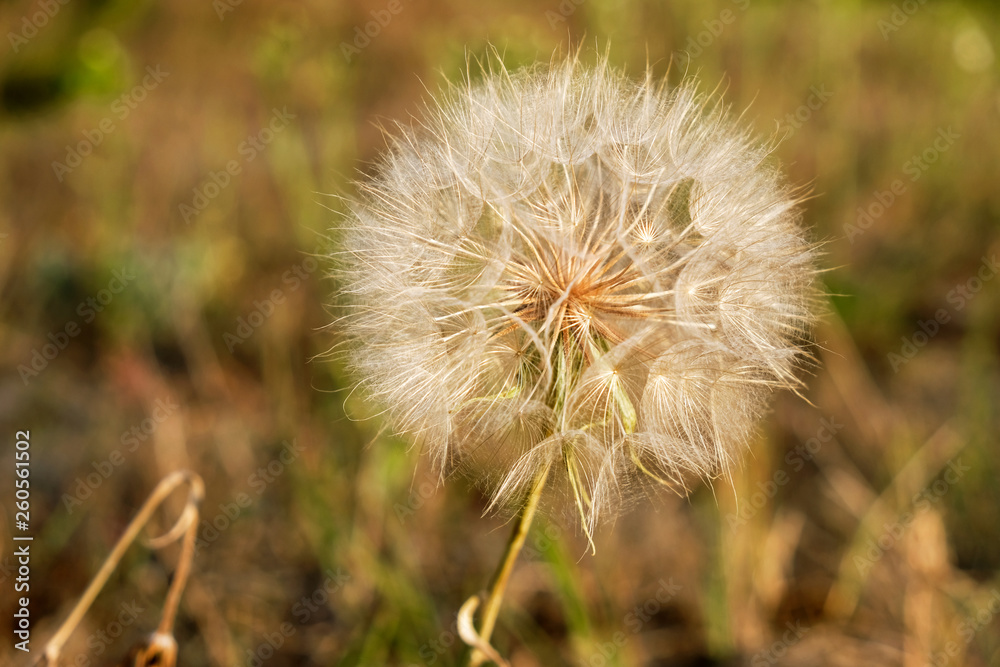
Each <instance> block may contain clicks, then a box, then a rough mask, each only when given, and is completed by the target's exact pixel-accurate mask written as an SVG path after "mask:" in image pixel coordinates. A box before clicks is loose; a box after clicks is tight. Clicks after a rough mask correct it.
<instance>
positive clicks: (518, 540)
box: [469, 465, 549, 667]
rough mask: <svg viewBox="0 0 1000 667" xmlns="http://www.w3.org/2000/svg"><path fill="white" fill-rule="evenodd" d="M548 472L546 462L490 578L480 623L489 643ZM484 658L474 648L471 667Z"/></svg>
mask: <svg viewBox="0 0 1000 667" xmlns="http://www.w3.org/2000/svg"><path fill="white" fill-rule="evenodd" d="M548 476H549V466H547V465H546V466H545V467H544V468H543V469H542V471H541V472H540V473H538V476H537V477H536V478H535V482H534V484H533V485H532V487H531V492H530V493H528V497H527V498H526V499H525V501H524V507H523V508H522V509H521V515H520V517H518V520H517V523H516V524H515V525H514V530H513V531H512V532H511V534H510V539H509V540H508V541H507V548H506V549H505V550H504V554H503V558H502V559H501V561H500V565H499V566H498V567H497V570H496V572H495V573H494V574H493V580H492V581H491V582H490V592H489V597H487V598H486V604H485V605H483V611H482V621H481V623H480V626H479V636H480V637H482V639H483V641H484V642H486V643H489V641H490V636H491V635H492V634H493V628H494V626H495V625H496V621H497V615H498V614H499V613H500V604H501V602H503V595H504V592H505V591H506V590H507V582H508V581H509V580H510V575H511V572H513V571H514V561H516V560H517V555H518V554H519V553H520V552H521V547H523V546H524V540H525V539H527V537H528V531H529V530H530V528H531V522H532V520H533V519H534V518H535V511H536V510H537V509H538V501H539V499H541V497H542V490H543V489H544V488H545V480H546V479H547V478H548ZM485 661H486V656H485V655H483V653H482V651H480V650H478V649H474V650H473V651H472V655H471V656H470V658H469V667H479V665H482V664H483V663H484V662H485Z"/></svg>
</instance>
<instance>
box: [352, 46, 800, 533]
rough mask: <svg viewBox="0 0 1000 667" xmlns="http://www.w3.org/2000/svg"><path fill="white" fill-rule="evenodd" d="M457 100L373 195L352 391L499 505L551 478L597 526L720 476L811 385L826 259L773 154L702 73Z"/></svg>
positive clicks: (542, 71) (611, 75)
mask: <svg viewBox="0 0 1000 667" xmlns="http://www.w3.org/2000/svg"><path fill="white" fill-rule="evenodd" d="M484 70H485V71H484V72H483V78H482V80H481V81H479V82H476V83H472V82H470V81H466V82H464V83H463V84H460V85H456V86H454V87H452V88H450V89H449V90H448V91H447V92H446V94H444V95H443V96H442V99H441V100H440V101H439V102H436V103H432V104H431V105H430V106H429V108H428V110H427V113H426V114H425V116H424V118H423V119H422V120H421V121H420V122H419V123H417V124H415V125H414V126H400V127H399V128H398V129H397V131H396V133H395V136H394V138H393V139H392V140H391V146H390V150H389V151H388V152H387V154H386V155H385V156H384V157H383V158H382V160H381V162H380V163H379V165H378V169H377V174H376V176H374V177H373V178H371V179H370V180H367V181H365V182H363V183H360V184H359V195H358V197H357V198H356V199H355V201H353V203H352V209H351V213H350V215H349V224H348V231H347V233H346V237H345V247H346V249H347V259H346V260H345V261H344V262H343V263H342V266H341V267H340V268H339V277H340V279H341V282H342V284H343V286H344V287H343V290H344V293H345V294H346V295H347V297H348V299H349V301H350V306H349V316H348V317H347V318H346V319H345V328H346V331H347V333H348V335H349V337H350V338H351V340H352V341H353V343H354V344H353V345H352V347H351V348H350V349H351V353H350V355H351V357H350V358H351V362H352V364H353V367H354V370H355V371H356V373H357V376H358V377H359V378H360V383H361V384H362V385H363V386H364V388H365V389H366V390H367V391H368V392H369V394H370V395H371V396H373V397H375V398H376V399H377V400H378V401H379V402H381V403H382V404H384V406H385V407H386V408H387V410H388V412H389V413H390V416H391V419H392V421H393V423H394V424H395V425H396V427H397V428H398V429H399V430H400V431H402V432H405V433H407V434H409V435H410V436H411V437H413V438H414V439H415V440H416V441H418V442H420V443H422V444H423V445H424V446H425V447H426V449H427V450H428V451H429V452H430V453H431V455H432V456H433V457H434V459H435V461H436V462H437V463H438V464H439V465H440V466H441V469H442V470H445V471H450V470H453V469H464V470H469V471H471V472H472V474H473V475H474V476H475V478H476V479H477V480H478V481H480V482H481V483H482V484H483V486H484V487H485V488H486V489H487V490H488V492H489V493H491V494H492V498H493V501H494V505H495V506H499V507H502V506H505V505H506V504H508V503H509V502H512V501H516V500H517V499H518V498H519V497H520V496H521V494H523V493H524V492H525V491H526V489H527V488H528V487H529V486H530V485H531V483H532V480H533V479H534V478H535V476H536V475H537V474H538V471H539V470H540V469H542V468H543V467H545V466H549V467H550V469H551V470H552V471H553V475H554V476H555V477H556V478H561V479H562V480H563V481H564V483H563V486H564V487H565V488H567V489H569V491H568V493H570V494H571V495H572V496H573V497H574V500H575V505H576V506H577V507H579V508H580V512H581V514H582V515H583V516H584V518H585V521H586V522H587V524H588V525H590V526H592V525H593V524H594V523H595V522H596V521H597V520H598V518H599V517H601V516H608V515H613V514H614V512H615V510H616V509H617V508H618V507H620V506H621V505H622V503H623V502H624V501H625V500H627V499H628V497H629V496H630V494H631V493H632V491H633V490H634V489H635V488H637V487H641V484H639V482H643V481H649V480H653V481H655V482H656V483H659V484H665V485H668V486H670V487H673V488H675V489H678V490H683V489H684V488H686V486H687V484H688V482H689V480H690V479H692V478H693V477H713V476H717V475H720V474H725V473H726V472H728V470H729V469H730V468H731V466H733V465H734V464H735V463H736V462H737V461H738V460H739V459H740V454H741V453H742V452H743V451H744V450H745V448H746V447H747V445H748V442H749V440H750V438H751V436H752V433H753V428H754V424H755V422H756V420H757V419H758V418H759V417H760V415H761V414H762V412H763V411H764V410H765V408H766V399H767V396H768V394H770V393H771V392H772V391H773V390H774V389H776V388H793V389H794V388H795V387H796V386H797V384H798V380H797V379H796V376H795V367H796V365H797V364H798V362H799V361H800V360H801V359H802V358H803V356H804V353H803V346H804V339H805V336H806V334H807V331H808V327H809V324H810V322H811V317H812V316H811V313H812V310H813V308H812V304H813V301H814V294H815V293H814V289H813V276H814V269H813V259H814V257H813V255H814V252H813V248H812V246H811V245H810V244H809V243H808V242H807V241H806V240H805V238H804V235H803V233H802V231H801V229H800V226H799V218H800V214H799V212H798V210H797V208H796V204H797V197H796V196H795V194H794V193H793V192H792V191H791V190H790V189H789V188H788V187H787V186H786V185H784V182H783V179H782V177H781V175H780V174H779V173H778V172H777V171H776V170H775V169H774V168H772V167H771V166H769V164H768V162H767V157H768V152H769V149H768V147H767V146H766V145H762V144H761V143H760V142H758V141H756V140H755V139H754V138H753V137H752V135H751V134H750V133H749V132H748V131H747V130H746V129H743V128H741V127H740V126H739V125H738V124H737V123H736V122H735V121H734V120H733V119H732V118H731V117H730V116H729V115H728V113H727V111H726V109H725V108H724V107H723V106H722V105H721V104H720V103H719V102H718V101H717V100H715V99H714V98H708V97H705V96H702V95H700V94H698V92H697V90H696V85H695V84H694V83H693V82H687V83H684V84H681V85H680V86H678V87H676V88H673V89H668V88H667V87H666V86H665V85H664V84H662V83H658V82H656V81H654V80H653V79H652V77H647V78H646V79H645V80H643V81H632V80H630V79H628V78H627V77H625V76H624V75H622V74H621V73H619V72H617V71H616V70H614V69H613V68H611V67H610V66H608V64H607V63H606V62H603V61H602V62H600V63H599V64H598V65H596V66H593V67H589V68H588V67H585V66H583V65H581V64H580V63H579V62H578V61H577V60H575V59H570V60H567V61H563V62H558V63H555V64H553V65H551V66H549V67H536V68H528V69H525V70H521V71H519V72H515V73H510V72H508V71H506V70H505V69H503V68H502V67H501V66H489V67H487V68H484Z"/></svg>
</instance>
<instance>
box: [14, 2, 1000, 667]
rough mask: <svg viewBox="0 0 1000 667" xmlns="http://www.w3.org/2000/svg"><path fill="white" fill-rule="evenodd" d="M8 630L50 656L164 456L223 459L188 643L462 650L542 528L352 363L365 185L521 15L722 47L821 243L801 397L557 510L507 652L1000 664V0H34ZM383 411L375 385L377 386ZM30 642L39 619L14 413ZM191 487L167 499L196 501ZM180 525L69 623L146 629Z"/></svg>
mask: <svg viewBox="0 0 1000 667" xmlns="http://www.w3.org/2000/svg"><path fill="white" fill-rule="evenodd" d="M0 26H2V27H3V31H2V34H3V36H4V37H3V40H2V41H3V42H4V43H3V44H0V54H2V55H0V285H2V292H0V294H2V298H0V341H2V345H0V367H2V370H3V372H2V380H0V423H3V424H4V433H3V438H4V443H5V444H4V446H3V448H2V450H0V479H2V480H5V481H4V482H3V484H2V485H0V488H2V489H3V491H2V493H3V506H4V507H5V508H6V509H7V511H6V512H5V513H4V514H3V516H2V517H0V586H2V589H3V594H2V596H0V617H2V618H4V619H8V620H5V621H4V622H3V625H4V627H5V628H10V630H5V631H4V633H3V634H4V635H5V636H4V639H3V641H0V662H3V663H4V664H26V663H27V661H28V660H30V659H32V658H35V657H37V656H38V655H39V652H40V651H41V649H42V647H43V642H44V641H45V640H46V639H47V638H48V637H49V636H51V634H52V632H54V630H55V628H56V627H57V626H58V624H59V622H61V620H62V619H63V618H65V616H66V615H67V614H68V612H69V610H70V608H71V606H72V604H73V603H74V602H75V600H76V599H77V598H78V596H79V595H80V593H81V592H82V591H83V589H84V588H85V586H86V585H87V582H88V581H89V580H90V579H91V577H92V576H93V574H94V573H95V571H96V570H97V569H98V568H99V567H100V564H101V562H102V561H103V559H104V557H105V556H106V555H107V553H108V552H109V550H110V549H111V547H112V546H113V544H114V542H115V541H116V540H117V539H118V537H119V536H120V535H121V533H122V531H123V530H124V528H125V526H126V525H127V523H128V521H129V520H130V519H131V517H132V516H133V515H134V514H135V512H136V511H137V509H138V507H139V506H140V504H141V503H142V502H143V500H144V499H145V497H146V496H147V495H148V494H149V492H150V491H151V490H152V488H153V487H154V486H155V485H156V483H157V482H158V480H159V479H160V478H162V477H163V476H164V475H166V474H167V473H169V472H170V471H173V470H177V469H180V468H190V469H193V470H196V471H197V472H199V473H200V474H201V475H202V476H203V477H204V479H205V481H206V485H207V497H206V499H205V502H204V505H203V516H202V520H203V523H202V524H201V526H200V528H199V532H198V553H197V555H196V557H195V562H194V571H193V574H192V576H191V580H190V582H189V584H188V587H187V590H186V591H185V594H184V598H183V600H182V604H181V608H180V611H179V615H178V622H177V623H178V625H177V629H176V636H177V639H178V641H179V643H180V663H181V664H184V665H248V666H258V667H259V666H261V665H267V666H268V667H271V666H275V667H277V666H279V665H371V666H376V665H406V666H409V665H451V664H458V663H459V660H460V657H461V649H460V641H459V640H458V638H457V634H456V629H455V614H456V612H457V610H458V608H459V606H460V605H461V604H462V602H463V601H464V600H465V599H466V598H467V597H468V596H469V595H471V594H472V593H474V592H476V591H478V590H480V589H481V588H482V587H483V586H484V585H485V584H486V582H487V580H488V579H489V576H490V574H491V573H492V570H493V568H494V566H495V563H496V562H497V559H498V558H499V556H500V553H501V551H502V548H503V545H504V543H505V541H506V538H507V534H508V530H509V527H508V526H507V525H505V524H504V523H503V522H502V521H501V520H499V519H497V518H495V517H490V516H487V517H483V516H482V512H483V509H484V507H485V504H486V501H485V499H484V498H483V497H482V496H481V495H480V494H479V493H478V492H477V491H476V490H475V489H473V488H470V487H469V486H468V485H467V484H466V483H465V482H464V481H463V480H460V479H456V480H454V481H452V482H450V483H449V484H447V485H445V486H443V487H438V486H437V485H436V477H435V475H434V473H433V471H431V470H429V469H428V466H427V464H426V462H425V461H423V460H422V459H421V457H420V456H419V452H417V451H414V450H412V449H410V448H409V447H408V446H407V443H406V442H404V441H402V440H398V439H394V438H392V437H390V436H387V435H386V434H385V433H384V432H383V426H382V424H381V423H380V421H379V419H378V416H377V409H376V408H374V407H372V406H369V405H367V404H366V402H365V400H364V397H363V396H359V395H356V394H352V393H351V392H350V386H351V379H350V378H349V377H347V376H346V375H345V373H344V372H343V369H342V366H341V365H340V363H339V362H338V361H337V360H336V359H330V358H324V357H323V356H322V355H323V354H324V353H325V352H326V351H328V350H329V349H330V347H331V346H332V345H334V344H335V342H336V336H335V332H334V331H331V330H330V329H329V327H328V325H329V323H330V322H332V320H333V315H332V314H331V310H330V307H329V306H330V305H331V304H332V303H333V302H334V299H335V296H334V290H335V286H334V285H333V284H332V282H331V281H330V279H329V278H328V275H327V274H328V269H329V267H328V263H327V262H326V261H325V260H324V259H323V256H324V255H326V254H328V253H330V252H333V251H336V247H337V232H336V231H335V229H334V228H335V227H336V226H337V224H338V222H337V221H338V213H339V212H340V211H341V210H342V204H341V202H340V200H339V199H338V198H337V197H336V195H340V194H346V193H349V192H351V188H352V185H351V181H352V179H355V178H358V177H359V175H361V174H362V173H365V172H367V171H369V170H370V169H371V163H372V161H373V160H374V159H375V158H376V157H377V155H378V154H379V152H380V150H381V149H382V148H383V146H384V137H383V134H382V131H381V130H380V129H379V124H380V123H381V124H389V123H390V122H391V121H393V120H403V121H405V120H407V119H408V118H410V117H411V115H414V114H419V113H420V109H421V103H422V100H424V99H426V97H427V95H428V94H429V93H433V92H434V91H436V90H438V89H439V88H440V87H441V86H442V85H443V84H444V82H445V81H446V80H454V79H456V78H458V77H460V76H461V75H462V72H463V71H464V69H465V63H466V58H467V56H470V55H471V56H480V57H481V56H483V55H485V54H486V53H487V52H488V50H489V47H488V45H489V44H491V43H492V44H494V45H496V46H497V48H498V49H499V50H500V52H501V53H502V58H503V60H504V61H505V62H506V63H507V64H508V65H509V66H512V67H516V66H518V65H521V64H526V63H531V62H535V61H536V60H543V61H547V60H548V59H549V58H550V56H551V54H552V53H553V52H554V51H555V50H557V49H561V50H562V51H563V52H565V51H566V50H567V49H568V48H572V46H573V45H578V44H580V43H583V44H585V45H586V46H587V48H588V49H591V51H590V52H589V53H586V55H585V56H584V59H590V60H593V59H594V56H593V51H592V49H593V48H598V49H602V50H603V49H604V48H607V49H608V52H609V57H610V60H611V61H612V63H613V64H614V65H616V66H618V67H621V68H624V69H626V70H627V71H628V72H630V73H631V74H633V75H635V76H641V75H642V73H643V71H644V69H645V67H646V64H647V63H649V64H650V66H651V68H652V70H653V71H654V72H655V73H657V74H658V75H666V76H668V78H669V79H670V80H671V81H673V82H676V81H678V80H680V78H681V77H682V76H683V75H684V74H685V73H689V74H697V75H698V76H699V77H700V78H701V81H702V87H703V89H704V90H705V91H706V92H710V91H712V90H714V89H715V88H716V87H717V86H721V88H722V89H723V90H724V96H725V98H726V100H727V101H728V102H729V103H731V104H732V106H733V108H734V110H735V111H736V112H737V113H743V114H744V119H745V121H746V122H747V123H749V124H750V125H752V126H753V127H754V128H756V130H757V131H758V132H759V133H760V134H761V135H762V136H765V137H772V136H774V137H780V138H781V142H780V144H779V145H778V147H777V149H776V151H775V160H776V161H779V162H780V163H781V164H782V165H783V167H784V168H785V170H786V171H787V173H788V176H789V179H790V181H791V182H793V183H796V184H804V185H808V186H810V187H811V190H812V193H813V196H812V198H811V199H810V200H809V201H808V202H806V203H805V204H804V217H805V223H806V224H807V225H808V227H809V228H810V229H811V230H812V232H811V233H812V235H813V237H814V238H815V239H816V240H818V241H821V242H824V244H825V245H824V251H825V256H824V258H823V260H822V261H823V268H824V269H825V273H824V274H823V281H824V283H825V289H826V290H827V291H828V292H829V294H830V295H831V296H830V299H829V301H830V305H829V312H828V314H827V316H826V317H825V319H824V321H823V323H822V324H821V325H820V326H819V327H818V329H817V331H816V333H815V340H816V348H815V353H816V356H817V357H818V359H819V362H820V363H819V364H818V365H817V366H816V367H815V368H814V369H813V370H812V371H811V373H810V374H809V376H808V377H807V383H808V389H807V391H806V392H805V397H806V398H807V399H808V400H802V398H799V397H797V396H794V395H791V394H786V395H779V396H776V400H775V402H774V411H773V414H772V415H771V416H770V417H769V418H768V419H767V421H766V422H765V423H764V424H763V425H762V427H761V431H760V436H759V438H758V440H757V442H756V443H755V446H754V448H753V451H752V453H751V455H750V456H749V457H748V458H747V461H746V464H745V466H744V467H743V468H742V469H741V470H740V471H739V473H738V474H737V475H736V476H735V477H734V479H732V480H717V481H716V483H715V484H714V485H711V486H708V485H706V486H703V487H702V488H700V489H698V490H697V491H695V492H694V493H693V494H692V495H691V496H690V497H689V498H676V497H672V496H668V495H664V496H662V497H659V498H655V499H653V501H652V502H650V503H649V504H648V505H645V506H642V507H639V508H636V509H635V510H634V511H632V512H631V513H628V514H626V515H624V516H622V517H621V518H619V519H618V521H617V522H616V523H615V524H614V525H608V526H605V527H604V528H603V529H602V530H601V531H600V532H599V533H598V534H597V535H596V536H595V542H596V546H597V554H596V556H591V555H590V554H589V553H588V552H587V546H586V539H585V537H584V536H583V535H581V534H580V531H579V529H578V528H577V527H576V526H574V525H572V524H567V525H562V524H556V523H547V522H545V521H544V520H543V521H540V522H538V523H537V524H536V525H535V527H534V529H533V532H532V534H531V536H530V537H529V539H528V543H527V548H526V552H525V554H523V556H522V558H521V560H520V561H519V564H518V567H517V570H516V571H515V574H514V578H513V581H512V584H511V588H510V590H509V592H508V595H507V599H506V603H505V607H504V609H503V611H502V612H501V616H500V622H499V626H498V630H497V632H496V634H495V635H494V643H495V645H496V646H497V647H498V648H499V649H500V652H501V653H502V654H504V655H505V656H507V657H508V658H509V659H510V660H511V662H512V664H513V665H524V666H530V665H545V666H549V665H585V666H587V667H601V666H604V665H663V666H666V665H671V666H694V665H699V666H707V665H751V666H752V667H759V666H761V665H796V666H798V665H850V666H854V665H905V666H907V667H910V666H913V667H916V666H924V665H933V666H935V667H939V666H941V665H974V666H980V665H1000V616H998V614H1000V576H998V568H1000V484H998V483H997V480H998V479H1000V457H998V433H1000V429H998V427H1000V409H998V408H1000V399H998V396H1000V280H998V279H996V278H997V275H996V274H997V272H998V271H1000V265H998V263H997V258H998V256H1000V187H998V183H1000V131H998V130H997V128H998V126H1000V85H998V83H1000V78H998V71H1000V69H998V62H997V49H998V48H1000V43H998V39H997V35H998V34H1000V32H998V28H1000V12H998V10H997V8H996V6H995V5H994V4H992V3H990V2H972V1H970V2H965V3H953V2H937V1H934V2H924V0H902V1H900V2H896V3H889V2H861V1H853V2H852V1H844V2H833V1H832V0H828V1H808V2H801V3H779V2H770V1H766V0H732V1H731V0H708V1H705V2H698V3H695V2H653V1H652V0H646V1H643V0H615V1H612V0H562V1H561V2H557V1H556V0H545V1H542V2H522V1H511V2H503V3H500V2H482V3H463V2H457V1H455V0H451V1H447V0H444V1H441V2H427V1H423V2H421V1H419V0H366V1H346V2H345V1H341V2H336V3H324V2H318V1H315V0H314V1H307V2H300V3H254V2H243V0H212V2H208V1H207V0H206V1H204V2H185V1H179V2H173V3H154V2H148V1H139V2H121V1H117V0H102V1H98V0H68V1H67V0H23V1H22V0H17V1H14V2H4V3H2V4H0ZM362 417H371V418H370V419H361V418H362ZM18 430H30V440H31V456H32V467H31V484H32V496H31V502H32V505H31V531H32V533H33V534H34V535H35V540H34V542H33V543H32V547H31V548H32V561H31V592H30V597H31V606H30V610H31V615H32V640H31V648H32V654H31V655H25V654H23V653H20V652H17V651H15V650H14V649H13V647H12V644H13V642H12V641H8V640H7V637H11V636H13V635H12V631H13V627H14V626H13V622H12V620H11V619H12V614H13V611H14V608H15V607H14V605H15V602H14V598H15V596H14V594H13V584H14V578H15V576H16V563H15V560H14V558H13V556H12V549H13V546H12V545H14V544H15V543H14V542H13V541H12V540H11V535H12V534H14V533H15V529H14V515H13V496H14V492H13V483H12V480H13V477H14V448H13V442H14V438H15V432H16V431H18ZM180 500H181V498H180V497H179V496H178V497H177V498H172V499H171V503H168V506H167V508H166V509H165V510H164V512H163V513H162V514H161V515H159V516H158V517H157V519H156V520H155V521H154V526H153V529H154V531H155V530H162V529H163V528H165V527H166V526H168V525H169V524H170V522H172V521H173V520H174V517H176V512H177V509H178V507H179V505H178V504H173V502H174V501H177V502H178V503H179V502H180ZM177 557H178V549H177V548H176V546H174V547H169V548H166V549H164V550H161V551H156V552H151V551H150V550H149V549H147V548H144V547H143V546H141V545H136V546H134V547H132V548H131V549H130V550H129V551H128V553H127V555H126V557H125V559H124V561H123V562H122V564H121V566H120V567H119V569H118V570H117V571H116V572H115V574H114V575H113V576H112V578H111V580H110V581H109V583H108V585H107V586H106V587H105V589H104V591H103V592H102V593H101V595H100V596H99V597H98V599H97V602H96V604H95V605H94V607H93V608H92V609H91V611H90V612H89V614H88V615H87V617H86V618H85V620H84V622H83V624H82V625H81V627H80V628H79V629H78V630H77V632H76V633H75V634H74V635H73V637H72V638H71V640H70V643H69V644H68V645H67V647H66V649H65V650H64V653H63V655H64V658H65V664H74V665H79V666H81V667H86V666H87V665H110V664H116V663H117V662H118V661H119V660H120V659H121V658H122V657H123V656H124V655H125V653H126V652H127V650H128V648H129V646H130V645H132V644H133V643H134V642H135V641H137V640H139V639H140V638H141V637H142V636H143V635H144V634H145V633H148V632H149V631H151V630H152V629H153V628H154V627H155V626H156V623H157V621H158V619H159V613H160V610H161V609H162V606H163V600H164V595H165V591H166V588H167V586H168V582H169V577H170V576H171V573H172V572H173V569H174V567H175V565H176V562H177Z"/></svg>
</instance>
